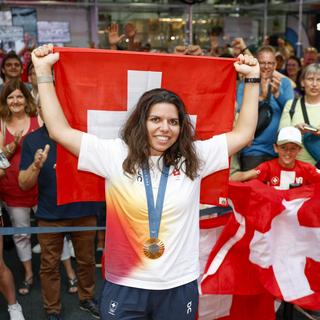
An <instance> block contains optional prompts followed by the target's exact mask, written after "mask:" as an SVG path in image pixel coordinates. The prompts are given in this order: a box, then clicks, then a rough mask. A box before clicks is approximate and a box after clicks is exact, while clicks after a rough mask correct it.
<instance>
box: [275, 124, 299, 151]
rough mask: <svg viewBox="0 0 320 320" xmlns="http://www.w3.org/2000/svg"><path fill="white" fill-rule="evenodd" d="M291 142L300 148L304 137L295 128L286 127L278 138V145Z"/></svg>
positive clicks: (281, 130)
mask: <svg viewBox="0 0 320 320" xmlns="http://www.w3.org/2000/svg"><path fill="white" fill-rule="evenodd" d="M289 142H291V143H295V144H297V145H298V146H300V147H301V146H302V137H301V132H300V130H299V129H297V128H295V127H285V128H282V129H280V131H279V134H278V138H277V145H279V146H280V145H282V144H285V143H289Z"/></svg>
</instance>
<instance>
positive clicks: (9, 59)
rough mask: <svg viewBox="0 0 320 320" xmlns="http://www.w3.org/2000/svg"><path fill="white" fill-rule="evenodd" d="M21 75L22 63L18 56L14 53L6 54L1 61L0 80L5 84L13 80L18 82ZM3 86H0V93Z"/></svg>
mask: <svg viewBox="0 0 320 320" xmlns="http://www.w3.org/2000/svg"><path fill="white" fill-rule="evenodd" d="M21 73H22V62H21V60H20V58H19V56H18V55H17V54H16V53H15V52H14V51H10V52H8V53H7V54H6V55H5V57H4V58H3V60H2V64H1V78H2V80H3V83H6V82H7V81H9V80H12V79H15V80H20V77H21ZM2 87H3V84H2V85H1V86H0V93H1V90H2Z"/></svg>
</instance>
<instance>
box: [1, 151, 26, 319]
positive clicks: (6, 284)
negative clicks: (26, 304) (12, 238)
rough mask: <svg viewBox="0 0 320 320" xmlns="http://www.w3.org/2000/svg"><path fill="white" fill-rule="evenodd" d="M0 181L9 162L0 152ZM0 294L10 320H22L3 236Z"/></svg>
mask: <svg viewBox="0 0 320 320" xmlns="http://www.w3.org/2000/svg"><path fill="white" fill-rule="evenodd" d="M0 155H1V158H0V179H1V178H2V177H3V176H5V174H6V173H5V169H7V168H8V166H9V162H8V160H7V159H6V158H5V155H4V154H3V152H2V151H1V150H0ZM3 227H4V223H3V217H2V212H1V205H0V228H3ZM0 292H1V293H2V294H3V295H4V297H5V299H6V301H7V302H8V312H9V314H10V320H24V316H23V313H22V308H21V306H20V304H19V303H18V302H17V300H16V289H15V285H14V280H13V276H12V273H11V271H10V269H9V268H8V267H7V266H6V264H5V262H4V260H3V236H2V235H0Z"/></svg>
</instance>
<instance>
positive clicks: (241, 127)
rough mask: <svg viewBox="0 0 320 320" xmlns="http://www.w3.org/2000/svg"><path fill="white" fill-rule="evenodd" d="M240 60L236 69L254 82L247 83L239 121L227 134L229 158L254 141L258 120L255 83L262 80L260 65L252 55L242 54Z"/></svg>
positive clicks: (257, 95)
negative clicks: (259, 79)
mask: <svg viewBox="0 0 320 320" xmlns="http://www.w3.org/2000/svg"><path fill="white" fill-rule="evenodd" d="M238 59H239V60H238V61H237V62H235V64H234V66H235V69H236V70H237V72H238V73H239V74H241V75H243V76H244V77H245V78H247V79H248V80H246V81H253V82H249V83H245V88H244V94H243V100H242V107H241V111H240V113H239V117H238V120H237V122H236V125H235V127H234V128H233V130H232V131H231V132H228V133H227V143H228V153H229V156H231V155H233V154H234V153H236V152H238V151H239V150H240V149H242V148H243V147H245V146H246V145H248V144H249V143H250V142H251V141H252V139H253V137H254V132H255V129H256V126H257V119H258V100H259V83H258V82H254V81H257V80H256V79H258V78H260V68H259V64H258V61H257V59H256V58H254V57H253V56H251V55H244V56H243V55H242V54H240V55H239V57H238ZM253 79H255V80H253Z"/></svg>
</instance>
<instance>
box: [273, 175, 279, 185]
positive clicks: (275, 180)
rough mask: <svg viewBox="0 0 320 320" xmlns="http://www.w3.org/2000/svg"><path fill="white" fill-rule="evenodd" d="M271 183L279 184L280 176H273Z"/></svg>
mask: <svg viewBox="0 0 320 320" xmlns="http://www.w3.org/2000/svg"><path fill="white" fill-rule="evenodd" d="M271 184H272V185H274V186H276V185H278V184H279V177H272V178H271Z"/></svg>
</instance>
